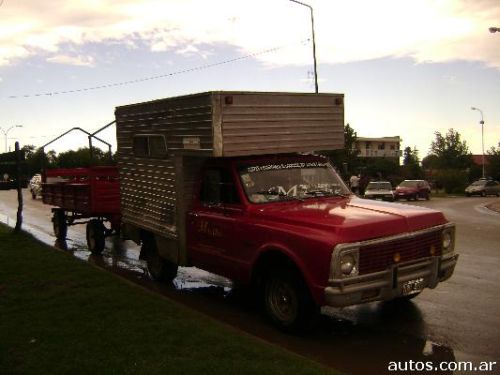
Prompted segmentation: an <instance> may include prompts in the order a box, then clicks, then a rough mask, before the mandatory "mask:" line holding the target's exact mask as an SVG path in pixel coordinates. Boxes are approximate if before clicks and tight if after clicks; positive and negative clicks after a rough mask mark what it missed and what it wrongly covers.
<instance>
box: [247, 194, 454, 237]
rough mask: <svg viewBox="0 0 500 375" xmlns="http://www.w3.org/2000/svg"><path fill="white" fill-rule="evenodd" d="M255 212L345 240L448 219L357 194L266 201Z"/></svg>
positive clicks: (423, 226) (283, 222) (406, 230)
mask: <svg viewBox="0 0 500 375" xmlns="http://www.w3.org/2000/svg"><path fill="white" fill-rule="evenodd" d="M255 214H256V215H258V216H259V218H260V219H263V220H266V219H267V220H269V221H270V222H272V223H276V224H278V223H282V224H287V225H294V226H300V227H301V229H300V230H301V231H304V232H305V231H307V230H308V229H312V230H318V229H319V230H324V231H328V232H329V233H332V232H333V233H334V234H335V235H336V236H340V237H342V241H343V242H354V241H362V240H367V239H372V238H378V237H385V236H390V235H395V234H399V233H404V232H412V231H416V230H420V229H424V228H429V227H433V226H436V225H440V224H445V223H446V222H447V220H446V219H445V217H444V215H443V214H442V213H441V212H440V211H435V210H431V209H428V208H424V207H419V206H410V205H406V204H399V203H389V202H379V201H371V200H365V199H360V198H357V197H352V198H321V199H307V200H304V201H293V202H285V203H275V204H266V205H261V206H258V207H256V209H255ZM273 225H274V224H273Z"/></svg>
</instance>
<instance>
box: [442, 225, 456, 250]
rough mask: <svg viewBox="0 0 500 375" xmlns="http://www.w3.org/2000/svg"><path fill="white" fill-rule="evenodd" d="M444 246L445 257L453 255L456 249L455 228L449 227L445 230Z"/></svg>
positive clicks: (443, 234) (443, 236) (443, 235)
mask: <svg viewBox="0 0 500 375" xmlns="http://www.w3.org/2000/svg"><path fill="white" fill-rule="evenodd" d="M441 239H442V246H443V251H442V253H443V255H444V254H448V253H452V252H453V250H454V249H455V227H454V226H453V227H448V228H446V229H444V230H443V233H442V234H441Z"/></svg>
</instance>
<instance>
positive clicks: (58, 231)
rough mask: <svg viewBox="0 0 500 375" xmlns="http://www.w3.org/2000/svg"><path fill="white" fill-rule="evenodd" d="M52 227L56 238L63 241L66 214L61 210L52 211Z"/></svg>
mask: <svg viewBox="0 0 500 375" xmlns="http://www.w3.org/2000/svg"><path fill="white" fill-rule="evenodd" d="M52 228H53V229H54V235H55V236H56V238H57V239H58V240H61V241H64V240H65V239H66V235H67V234H68V224H67V223H66V215H65V213H64V211H63V210H56V211H54V214H53V215H52Z"/></svg>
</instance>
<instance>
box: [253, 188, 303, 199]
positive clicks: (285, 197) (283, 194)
mask: <svg viewBox="0 0 500 375" xmlns="http://www.w3.org/2000/svg"><path fill="white" fill-rule="evenodd" d="M253 194H262V195H277V196H278V197H279V198H280V200H299V201H302V200H303V199H302V198H299V197H295V196H293V195H288V194H285V193H283V192H278V191H268V190H264V191H256V192H255V193H253Z"/></svg>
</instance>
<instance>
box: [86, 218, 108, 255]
mask: <svg viewBox="0 0 500 375" xmlns="http://www.w3.org/2000/svg"><path fill="white" fill-rule="evenodd" d="M105 237H106V228H105V227H104V224H103V223H102V221H100V220H97V219H92V220H90V221H89V222H88V223H87V247H88V248H89V250H90V252H91V253H92V254H93V255H99V254H101V253H102V251H103V250H104V245H105V241H104V240H105Z"/></svg>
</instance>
